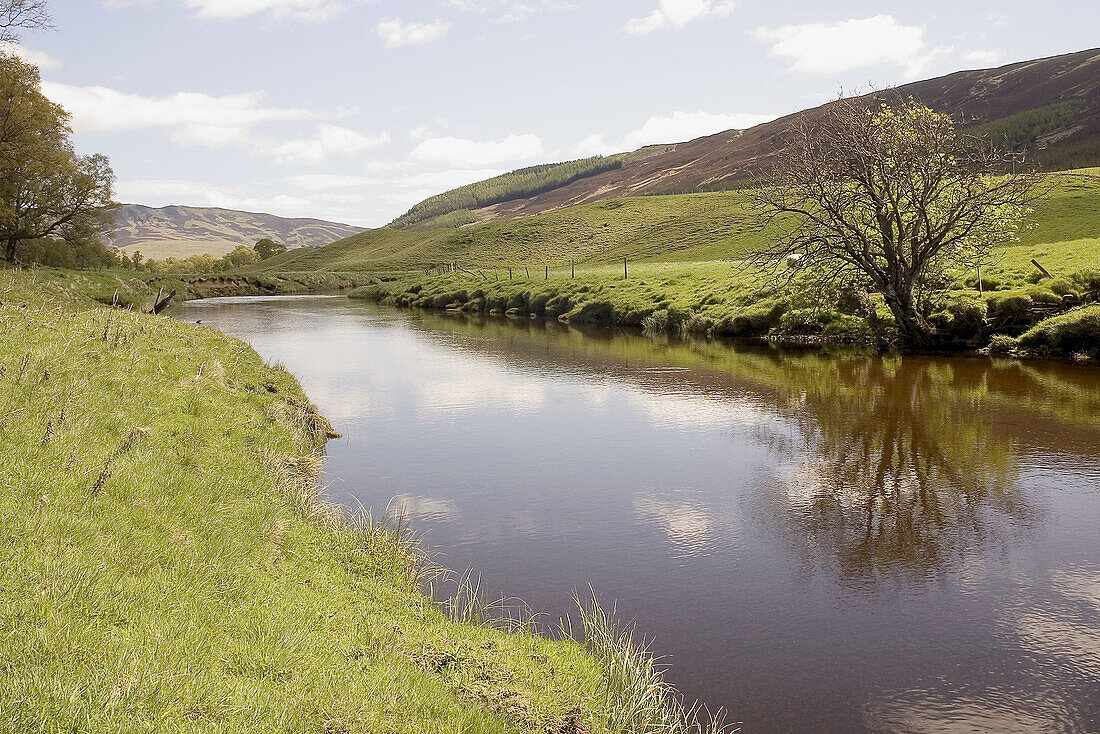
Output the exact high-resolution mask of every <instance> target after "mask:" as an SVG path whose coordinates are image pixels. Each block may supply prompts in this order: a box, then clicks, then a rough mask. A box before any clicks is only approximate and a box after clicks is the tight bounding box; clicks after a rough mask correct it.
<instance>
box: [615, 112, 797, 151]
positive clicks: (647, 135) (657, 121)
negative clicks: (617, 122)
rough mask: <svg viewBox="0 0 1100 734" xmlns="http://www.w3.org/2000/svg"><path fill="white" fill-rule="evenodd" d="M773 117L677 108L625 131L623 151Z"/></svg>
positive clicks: (691, 137)
mask: <svg viewBox="0 0 1100 734" xmlns="http://www.w3.org/2000/svg"><path fill="white" fill-rule="evenodd" d="M775 117H776V116H775V115H758V114H754V113H751V112H733V113H728V114H714V113H711V112H679V111H677V112H673V113H672V114H671V115H657V116H655V117H651V118H649V119H648V120H646V121H645V122H644V123H643V124H642V126H641V127H639V128H637V129H636V130H632V131H630V132H629V133H628V134H627V136H626V138H625V139H624V141H623V142H624V144H625V146H626V147H625V148H624V149H623V150H634V149H635V148H640V147H642V146H643V145H652V144H653V143H679V142H682V141H685V140H693V139H695V138H699V137H702V136H704V135H713V134H714V133H718V132H722V131H723V130H744V129H746V128H750V127H753V126H755V125H759V124H760V123H762V122H768V121H769V120H774V119H775Z"/></svg>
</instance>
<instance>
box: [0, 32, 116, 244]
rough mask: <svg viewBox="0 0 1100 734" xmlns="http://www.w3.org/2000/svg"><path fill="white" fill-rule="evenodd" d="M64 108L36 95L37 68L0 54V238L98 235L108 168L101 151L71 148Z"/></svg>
mask: <svg viewBox="0 0 1100 734" xmlns="http://www.w3.org/2000/svg"><path fill="white" fill-rule="evenodd" d="M71 135H72V130H71V129H70V127H69V115H68V113H67V112H66V111H65V110H64V109H62V108H61V107H60V106H58V105H56V104H54V103H53V102H51V101H50V100H48V99H47V98H46V97H45V95H43V94H42V89H41V82H40V79H39V75H38V69H37V68H36V67H34V66H33V65H31V64H27V63H24V62H23V61H21V60H19V59H17V58H15V57H13V56H8V55H3V54H0V241H2V242H3V243H4V255H5V257H6V258H7V260H8V262H10V263H15V262H17V261H18V255H19V245H20V243H22V242H24V241H26V240H37V239H44V238H48V239H50V240H55V241H56V240H62V241H65V242H68V243H70V244H73V245H84V244H87V243H90V242H98V241H100V238H101V235H102V234H103V232H105V231H106V230H107V229H108V228H109V227H110V226H111V224H112V220H113V212H112V210H111V208H112V207H113V206H114V202H113V201H112V200H111V189H112V186H113V184H114V173H113V172H112V171H111V167H110V165H109V163H108V161H107V158H106V157H105V156H102V155H92V156H84V157H81V156H78V155H77V154H76V152H75V151H74V150H73V146H72V143H71V142H70V136H71Z"/></svg>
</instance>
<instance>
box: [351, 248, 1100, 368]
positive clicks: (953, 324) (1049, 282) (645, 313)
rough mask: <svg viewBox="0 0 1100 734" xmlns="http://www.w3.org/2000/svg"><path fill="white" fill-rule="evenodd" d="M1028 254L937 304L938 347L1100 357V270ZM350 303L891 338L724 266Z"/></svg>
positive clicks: (751, 334) (874, 319)
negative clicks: (1050, 273) (1043, 264)
mask: <svg viewBox="0 0 1100 734" xmlns="http://www.w3.org/2000/svg"><path fill="white" fill-rule="evenodd" d="M1090 244H1091V243H1090ZM1053 247H1054V246H1047V248H1048V250H1049V249H1050V248H1053ZM1031 254H1033V253H1032V251H1031V249H1030V248H1021V251H1020V252H1013V253H1012V257H1011V258H1006V260H1005V261H1004V262H1002V263H1001V265H1000V267H999V268H998V269H996V270H993V271H992V273H991V274H990V275H989V276H988V277H989V279H990V281H991V285H992V287H987V289H986V290H985V291H984V292H982V293H979V291H978V290H976V289H975V288H974V287H973V284H969V283H967V282H965V281H962V280H960V282H959V283H958V284H957V285H956V287H955V288H953V289H951V290H949V291H947V292H945V293H943V294H941V295H940V297H939V305H938V306H936V307H935V309H934V310H933V311H932V312H931V313H930V315H929V318H930V320H931V321H932V322H933V323H934V324H935V325H936V327H937V328H938V329H939V330H940V331H941V333H942V334H944V336H945V343H944V346H945V348H951V349H956V350H959V351H983V352H984V351H989V352H992V353H997V354H1011V355H1014V356H1019V357H1025V358H1038V359H1066V358H1071V359H1098V358H1100V328H1097V325H1096V320H1095V314H1096V313H1097V310H1098V309H1100V306H1098V305H1097V304H1096V303H1089V302H1088V299H1095V298H1096V297H1097V296H1098V295H1100V292H1098V291H1097V288H1098V284H1100V271H1098V270H1096V269H1092V268H1083V269H1081V270H1077V271H1072V272H1069V273H1068V274H1067V275H1065V276H1062V277H1059V278H1056V279H1041V280H1036V279H1034V278H1031V277H1030V274H1028V273H1026V272H1025V271H1024V269H1023V268H1022V267H1021V266H1020V265H1019V263H1017V262H1015V261H1016V260H1024V261H1025V262H1026V261H1027V260H1028V259H1030V255H1031ZM1056 254H1059V253H1056ZM996 278H999V279H1000V280H999V281H998V280H995V279H996ZM349 296H350V297H351V298H359V299H364V300H371V301H374V302H377V303H381V304H384V305H391V306H397V307H401V308H422V309H428V310H435V311H457V312H463V313H471V314H483V315H494V316H508V317H517V318H549V319H557V320H559V321H562V322H564V323H569V324H572V325H577V326H594V327H601V328H614V327H627V328H642V329H644V330H646V331H648V332H653V333H666V332H679V333H682V334H685V335H691V336H702V337H718V338H734V339H736V338H747V339H753V340H759V339H767V340H770V341H775V342H778V343H786V344H798V345H805V344H822V345H824V344H856V345H884V344H890V343H891V341H892V333H893V317H892V316H891V315H890V313H889V311H888V310H887V309H886V308H885V305H884V304H883V303H882V302H881V299H879V300H877V301H876V300H874V299H870V300H867V299H860V298H859V297H858V296H857V295H856V294H848V293H845V292H843V290H838V292H836V293H832V294H828V295H827V296H826V297H825V298H824V299H821V298H820V297H819V296H817V295H816V294H811V293H809V289H808V288H807V289H801V288H800V284H799V282H798V280H797V278H795V279H794V280H793V281H792V282H791V283H790V284H788V286H787V287H785V288H777V287H775V286H774V285H773V284H770V283H767V282H764V281H763V280H762V279H761V278H760V276H758V275H756V274H753V273H750V272H747V271H746V270H745V269H744V268H739V267H738V266H737V265H736V264H734V263H729V262H709V263H704V262H700V263H647V264H643V265H638V266H635V267H633V268H632V270H631V271H630V273H629V274H628V275H627V276H624V274H623V272H622V268H621V267H619V268H609V267H602V268H584V269H578V270H577V272H576V275H575V276H562V275H554V274H549V275H548V277H536V278H530V277H515V278H514V279H513V278H507V279H503V278H500V277H494V278H489V277H486V276H485V274H484V273H476V274H475V273H473V272H455V273H447V274H443V275H424V274H416V275H413V274H408V273H406V274H404V275H402V276H398V277H389V278H386V279H379V280H378V281H377V282H375V283H372V284H369V285H365V286H361V287H359V288H356V289H353V290H352V291H351V292H350V293H349ZM1082 301H1085V302H1084V303H1082ZM1048 314H1052V315H1048Z"/></svg>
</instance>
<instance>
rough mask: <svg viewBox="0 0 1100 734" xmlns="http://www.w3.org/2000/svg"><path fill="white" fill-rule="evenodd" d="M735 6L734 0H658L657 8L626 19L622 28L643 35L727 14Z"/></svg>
mask: <svg viewBox="0 0 1100 734" xmlns="http://www.w3.org/2000/svg"><path fill="white" fill-rule="evenodd" d="M736 7H737V2H736V1H735V0H660V1H659V2H658V3H657V9H656V10H654V11H653V12H652V13H650V14H649V15H646V16H644V17H642V18H631V19H630V20H628V21H627V22H626V25H625V26H624V30H626V32H627V33H634V34H638V35H644V34H646V33H652V32H653V31H659V30H663V29H666V28H683V27H684V26H685V25H687V24H688V23H690V22H691V21H693V20H698V19H699V18H703V17H706V16H708V15H713V16H724V15H729V14H730V13H731V12H733V9H734V8H736Z"/></svg>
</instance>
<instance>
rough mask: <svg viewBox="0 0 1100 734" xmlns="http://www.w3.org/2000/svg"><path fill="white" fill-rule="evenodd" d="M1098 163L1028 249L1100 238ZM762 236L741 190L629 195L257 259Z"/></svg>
mask: <svg viewBox="0 0 1100 734" xmlns="http://www.w3.org/2000/svg"><path fill="white" fill-rule="evenodd" d="M1097 174H1100V169H1091V170H1081V171H1074V172H1067V173H1061V174H1057V176H1058V181H1059V184H1058V186H1057V187H1056V188H1055V189H1054V190H1053V191H1052V192H1051V193H1050V195H1049V196H1048V197H1047V199H1046V200H1045V201H1043V202H1042V203H1041V204H1040V205H1039V207H1038V209H1037V211H1036V213H1035V215H1034V216H1033V219H1032V224H1033V225H1034V226H1032V227H1031V228H1029V229H1028V230H1027V231H1026V232H1025V233H1024V235H1023V242H1022V244H1024V245H1028V246H1033V245H1040V244H1044V243H1050V242H1067V241H1072V240H1081V239H1089V238H1096V237H1100V176H1098V175H1097ZM765 237H766V233H764V232H761V231H760V230H759V229H758V228H757V227H756V226H755V225H754V223H753V220H752V217H751V213H750V211H749V209H748V201H747V196H746V192H745V191H744V190H737V191H719V192H709V193H699V194H672V195H665V196H638V197H630V198H622V199H614V200H610V201H596V202H592V203H588V204H582V205H579V206H574V207H570V208H568V209H560V210H555V211H548V212H544V213H542V214H538V215H535V216H531V217H524V218H518V219H509V220H504V221H497V222H487V223H484V224H476V225H471V226H468V227H462V228H460V229H437V230H432V231H428V232H414V231H410V230H398V229H393V228H391V227H384V228H381V229H375V230H370V231H368V232H363V233H362V234H358V235H355V236H354V237H349V238H347V239H344V240H341V241H339V242H335V243H333V244H331V245H328V246H326V247H321V248H316V249H310V250H297V251H292V252H288V253H286V254H285V255H280V256H278V257H275V258H272V259H271V260H269V261H266V262H265V266H266V268H267V269H270V270H281V271H354V270H407V269H419V268H424V267H427V266H431V265H441V264H444V263H452V262H457V263H459V264H460V265H463V266H466V267H483V268H492V267H497V268H500V267H503V268H508V267H512V268H523V267H527V268H529V269H531V271H532V273H533V274H535V271H536V270H538V274H543V271H542V268H543V267H544V266H547V265H548V266H550V267H551V268H555V267H556V268H561V267H568V264H569V261H570V260H576V261H577V262H584V263H609V262H621V261H622V259H623V258H627V259H628V260H629V261H631V262H645V261H649V262H670V261H698V260H724V259H728V258H731V257H734V256H736V255H739V254H741V253H743V252H746V251H749V250H752V249H754V248H756V247H757V246H759V244H760V243H761V242H762V241H763V239H764V238H765Z"/></svg>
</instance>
